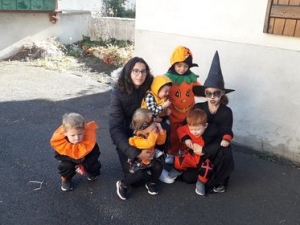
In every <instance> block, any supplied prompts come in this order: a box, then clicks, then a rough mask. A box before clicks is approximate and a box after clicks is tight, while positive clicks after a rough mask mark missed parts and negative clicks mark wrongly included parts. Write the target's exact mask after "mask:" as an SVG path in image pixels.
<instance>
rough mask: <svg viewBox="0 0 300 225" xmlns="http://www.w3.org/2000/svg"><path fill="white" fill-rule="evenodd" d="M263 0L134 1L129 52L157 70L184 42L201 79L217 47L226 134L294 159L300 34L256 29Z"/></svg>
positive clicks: (299, 141) (299, 144)
mask: <svg viewBox="0 0 300 225" xmlns="http://www.w3.org/2000/svg"><path fill="white" fill-rule="evenodd" d="M266 6H267V0H263V1H262V0H248V1H239V0H233V1H232V0H231V1H229V0H223V1H218V2H216V1H198V0H191V1H189V3H188V4H187V3H186V2H184V1H180V0H172V1H170V0H169V1H158V0H144V1H138V2H137V18H136V41H135V43H136V46H135V52H136V55H140V56H142V57H143V58H145V59H146V60H147V62H148V63H149V64H150V66H151V68H152V71H153V72H154V74H161V73H164V72H166V70H167V69H168V67H169V66H170V65H169V57H170V54H171V52H172V50H173V49H174V47H175V46H177V45H186V46H188V47H189V48H190V49H191V50H192V52H193V53H194V61H195V62H197V63H198V64H199V68H193V71H194V72H196V73H198V74H199V75H200V79H199V81H200V82H204V81H205V79H206V77H207V73H208V70H209V67H210V64H211V60H212V57H213V55H214V52H215V51H216V50H218V51H219V55H220V60H221V66H222V70H223V75H224V78H225V86H226V87H228V88H233V89H235V90H236V91H235V92H233V93H230V94H229V95H228V97H229V98H230V104H229V106H230V107H231V108H232V109H233V113H234V133H235V137H234V141H235V142H236V143H239V144H243V145H246V146H248V147H252V148H254V149H256V150H260V151H268V152H272V153H276V154H279V155H283V156H285V157H287V158H289V159H292V160H294V161H298V162H300V138H299V137H300V120H299V119H298V118H299V116H298V112H299V111H300V104H299V100H298V99H300V91H299V90H298V89H299V87H300V76H299V74H300V67H299V65H298V64H299V62H300V39H299V38H294V37H283V36H276V35H268V34H264V33H263V32H262V31H263V25H264V18H265V11H266ZM166 8H168V9H169V10H165V9H166ZM153 12H155V15H154V14H153Z"/></svg>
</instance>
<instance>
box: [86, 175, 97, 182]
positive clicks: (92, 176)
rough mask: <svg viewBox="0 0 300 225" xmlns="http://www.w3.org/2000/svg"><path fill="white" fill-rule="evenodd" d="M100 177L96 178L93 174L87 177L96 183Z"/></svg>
mask: <svg viewBox="0 0 300 225" xmlns="http://www.w3.org/2000/svg"><path fill="white" fill-rule="evenodd" d="M98 177H99V176H94V175H91V174H88V175H87V179H88V181H95V180H97V179H98Z"/></svg>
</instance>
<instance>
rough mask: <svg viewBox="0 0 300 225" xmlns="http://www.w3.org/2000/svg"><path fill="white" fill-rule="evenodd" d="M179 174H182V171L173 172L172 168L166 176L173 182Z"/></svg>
mask: <svg viewBox="0 0 300 225" xmlns="http://www.w3.org/2000/svg"><path fill="white" fill-rule="evenodd" d="M181 174H182V171H179V170H175V169H174V168H172V169H171V171H170V172H169V174H168V175H169V177H170V178H171V179H174V180H175V179H176V178H177V177H178V176H180V175H181Z"/></svg>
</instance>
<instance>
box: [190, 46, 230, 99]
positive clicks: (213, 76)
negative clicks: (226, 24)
mask: <svg viewBox="0 0 300 225" xmlns="http://www.w3.org/2000/svg"><path fill="white" fill-rule="evenodd" d="M208 87H211V88H218V89H221V90H224V91H225V94H227V93H230V92H233V91H234V90H233V89H226V88H225V87H224V79H223V74H222V70H221V66H220V59H219V53H218V51H216V53H215V55H214V58H213V60H212V63H211V66H210V70H209V73H208V76H207V78H206V80H205V82H204V85H203V86H194V87H193V92H194V94H195V95H196V96H203V97H205V89H206V88H208Z"/></svg>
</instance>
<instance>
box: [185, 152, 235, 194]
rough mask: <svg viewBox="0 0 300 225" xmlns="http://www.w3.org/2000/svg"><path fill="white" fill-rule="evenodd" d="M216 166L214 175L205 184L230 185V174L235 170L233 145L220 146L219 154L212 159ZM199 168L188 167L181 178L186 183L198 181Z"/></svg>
mask: <svg viewBox="0 0 300 225" xmlns="http://www.w3.org/2000/svg"><path fill="white" fill-rule="evenodd" d="M212 164H213V166H214V169H213V174H212V177H211V178H210V179H209V180H208V182H207V183H206V184H205V185H206V187H207V188H212V187H214V186H218V185H225V186H227V185H228V180H229V177H230V174H231V173H232V172H233V170H234V160H233V156H232V150H231V147H230V146H229V147H227V148H224V147H220V150H219V152H218V153H217V155H216V156H215V157H214V159H212ZM198 174H199V171H198V169H197V168H196V169H194V168H191V169H187V170H186V171H184V172H183V174H182V176H181V178H182V180H183V181H185V182H186V183H196V181H197V178H198Z"/></svg>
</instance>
